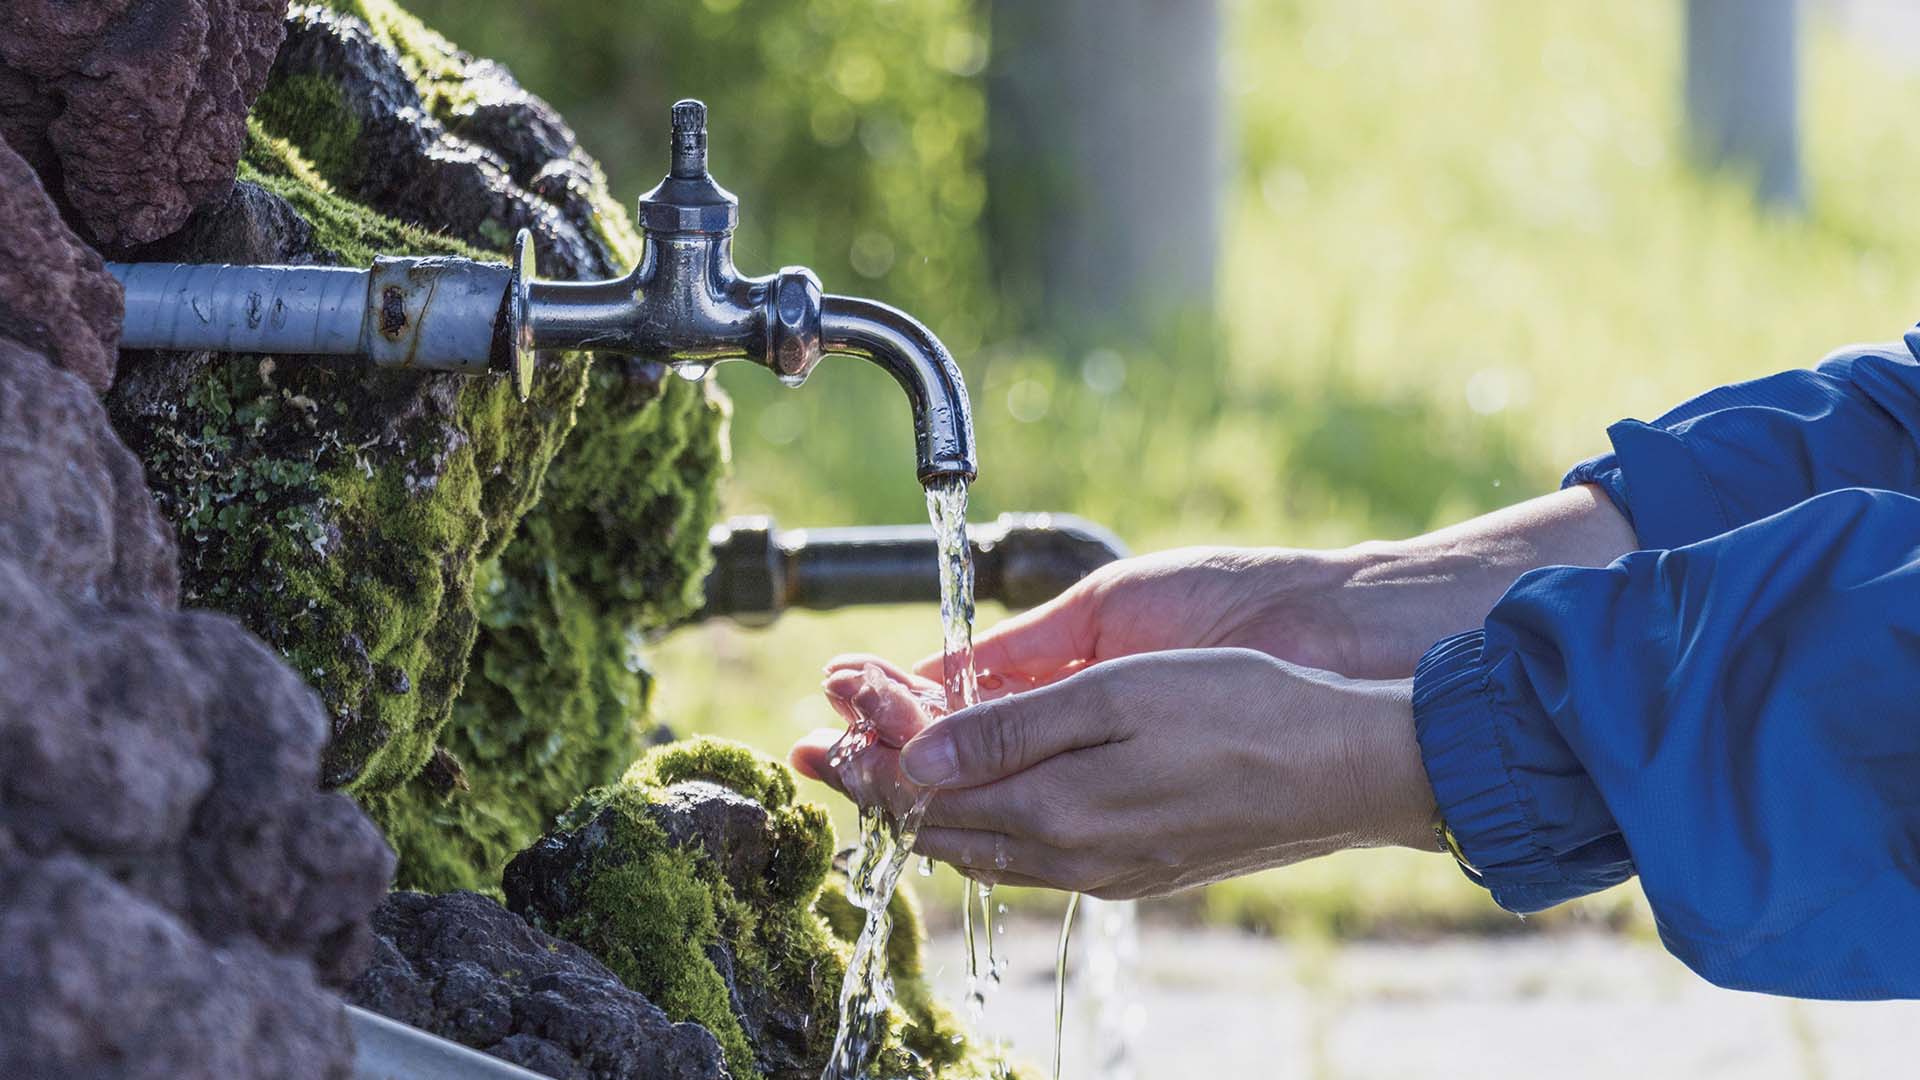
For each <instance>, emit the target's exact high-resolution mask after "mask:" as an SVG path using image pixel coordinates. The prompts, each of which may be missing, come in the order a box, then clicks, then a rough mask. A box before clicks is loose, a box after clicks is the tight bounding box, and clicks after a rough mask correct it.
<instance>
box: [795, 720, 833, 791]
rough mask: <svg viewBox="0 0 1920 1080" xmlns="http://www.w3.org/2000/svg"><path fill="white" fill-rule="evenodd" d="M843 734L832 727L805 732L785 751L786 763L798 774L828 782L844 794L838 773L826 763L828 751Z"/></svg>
mask: <svg viewBox="0 0 1920 1080" xmlns="http://www.w3.org/2000/svg"><path fill="white" fill-rule="evenodd" d="M843 734H845V733H844V732H840V731H835V730H833V729H832V728H817V729H815V730H813V731H809V732H807V733H806V734H805V735H802V736H801V737H800V738H799V740H798V741H796V742H795V743H794V744H793V748H792V749H791V750H788V751H787V764H789V765H792V766H793V767H794V770H795V771H797V772H798V773H799V774H800V775H802V776H805V777H808V778H810V779H813V780H818V781H820V782H822V783H824V784H828V785H830V786H832V787H833V788H835V789H837V790H839V791H840V792H841V793H842V794H845V793H846V791H845V788H843V787H841V784H840V776H839V774H838V773H836V772H834V770H833V766H831V765H829V764H827V754H828V752H829V751H830V750H832V749H833V744H834V743H835V742H838V741H839V739H840V736H841V735H843Z"/></svg>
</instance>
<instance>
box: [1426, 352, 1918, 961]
mask: <svg viewBox="0 0 1920 1080" xmlns="http://www.w3.org/2000/svg"><path fill="white" fill-rule="evenodd" d="M1916 357H1920V329H1916V330H1915V331H1911V332H1909V333H1908V334H1907V336H1906V339H1905V341H1904V343H1894V344H1893V345H1890V346H1861V347H1856V348H1852V349H1847V350H1842V351H1841V352H1838V353H1835V354H1834V355H1832V356H1831V357H1829V358H1828V359H1827V360H1825V361H1824V362H1822V363H1821V364H1820V366H1819V367H1818V368H1817V369H1815V370H1812V371H1792V372H1787V373H1785V374H1781V375H1775V376H1772V377H1771V378H1766V379H1760V380H1758V381H1755V382H1749V383H1742V384H1739V385H1735V386H1727V387H1722V388H1720V389H1718V390H1714V391H1711V392H1710V393H1707V394H1704V395H1702V396H1701V397H1699V398H1696V399H1694V400H1693V401H1690V402H1688V403H1686V404H1685V405H1682V406H1680V407H1679V408H1677V409H1675V410H1674V411H1672V412H1671V413H1668V414H1667V415H1666V416H1664V417H1661V418H1660V419H1659V420H1658V421H1657V422H1655V423H1653V424H1642V423H1637V422H1634V421H1624V422H1622V423H1619V424H1616V425H1614V426H1613V427H1612V428H1610V429H1609V430H1608V435H1609V437H1610V438H1611V440H1612V443H1613V448H1614V449H1613V452H1612V453H1610V454H1606V455H1604V456H1602V457H1599V458H1595V459H1594V460H1592V461H1589V462H1586V463H1584V464H1582V465H1580V466H1579V467H1577V468H1575V469H1574V470H1573V472H1572V473H1570V474H1569V475H1568V477H1567V482H1568V483H1594V484H1598V485H1600V486H1601V487H1602V488H1604V489H1605V490H1606V492H1607V493H1608V495H1609V496H1611V497H1612V499H1613V501H1614V503H1615V505H1617V506H1618V507H1619V508H1620V510H1621V511H1622V512H1623V513H1625V514H1626V515H1627V516H1628V517H1629V518H1630V519H1631V521H1632V522H1633V527H1634V529H1635V531H1636V532H1637V533H1638V535H1639V538H1640V542H1641V544H1642V545H1643V546H1644V547H1645V548H1647V549H1648V550H1643V551H1637V552H1634V553H1632V554H1630V555H1627V556H1625V557H1623V558H1621V559H1619V560H1617V561H1615V562H1614V563H1613V565H1611V566H1608V567H1606V568H1604V569H1575V568H1569V567H1554V568H1548V569H1543V570H1536V571H1534V572H1533V573H1530V574H1527V575H1526V576H1524V577H1522V578H1521V579H1520V580H1519V581H1518V582H1516V583H1515V584H1514V586H1513V588H1512V589H1511V590H1510V591H1509V592H1508V593H1507V594H1506V596H1505V597H1503V598H1502V599H1501V601H1500V603H1499V605H1498V606H1496V607H1495V608H1494V610H1493V611H1492V613H1491V614H1489V615H1488V617H1487V620H1486V625H1485V626H1484V627H1483V628H1482V629H1479V630H1474V631H1471V632H1469V633H1464V634H1460V635H1457V636H1455V637H1451V638H1448V639H1446V640H1444V641H1441V642H1440V643H1439V644H1437V645H1435V646H1434V647H1433V649H1432V650H1430V651H1429V652H1428V653H1427V655H1426V657H1425V658H1424V659H1423V660H1422V661H1421V663H1420V667H1419V670H1418V672H1417V673H1416V674H1415V676H1414V717H1415V723H1416V726H1417V728H1418V731H1419V737H1420V745H1421V750H1422V753H1423V754H1424V756H1425V759H1426V765H1427V772H1428V776H1429V778H1430V779H1431V780H1432V781H1433V788H1434V794H1435V796H1436V797H1437V799H1438V801H1439V806H1440V812H1441V815H1442V817H1443V818H1444V819H1445V820H1446V822H1447V824H1448V826H1449V827H1450V828H1451V829H1452V831H1453V833H1454V836H1455V838H1456V839H1457V840H1458V842H1459V844H1460V846H1461V849H1462V851H1463V853H1464V855H1465V856H1466V861H1467V862H1469V863H1470V864H1472V866H1473V867H1474V868H1475V869H1476V870H1477V871H1478V874H1477V875H1476V876H1475V880H1477V881H1479V882H1481V883H1482V884H1484V885H1485V886H1486V887H1487V888H1488V889H1489V890H1491V892H1492V894H1493V897H1494V899H1495V900H1496V901H1498V902H1499V903H1500V904H1501V905H1502V906H1503V907H1506V908H1508V909H1509V910H1512V911H1516V912H1529V911H1536V910H1539V909H1541V908H1544V907H1548V906H1551V905H1553V904H1557V903H1560V902H1561V901H1564V900H1567V899H1570V898H1572V897H1575V896H1580V895H1582V894H1585V893H1589V892H1593V891H1595V890H1598V889H1602V888H1605V887H1607V886H1609V885H1613V884H1616V883H1618V882H1621V881H1624V880H1625V879H1627V878H1628V877H1631V876H1633V875H1635V874H1638V875H1639V877H1640V882H1641V887H1642V888H1643V889H1644V890H1645V892H1646V895H1647V899H1648V901H1649V902H1650V903H1651V905H1652V908H1653V913H1654V916H1655V918H1656V919H1657V921H1658V924H1659V930H1660V936H1661V939H1662V940H1663V941H1664V942H1665V943H1666V945H1667V948H1668V949H1670V950H1671V951H1672V952H1673V953H1674V955H1676V956H1678V957H1679V958H1680V959H1681V960H1682V961H1684V962H1685V963H1686V964H1687V965H1688V966H1690V967H1692V968H1693V969H1694V970H1695V971H1697V972H1699V973H1700V974H1701V975H1703V976H1705V977H1706V978H1708V979H1710V980H1712V981H1713V982H1715V983H1718V984H1720V985H1722V986H1728V987H1735V988H1739V989H1746V990H1761V991H1767V992H1770V993H1777V994H1794V995H1799V996H1805V997H1823V998H1886V997H1908V998H1911V997H1920V362H1916Z"/></svg>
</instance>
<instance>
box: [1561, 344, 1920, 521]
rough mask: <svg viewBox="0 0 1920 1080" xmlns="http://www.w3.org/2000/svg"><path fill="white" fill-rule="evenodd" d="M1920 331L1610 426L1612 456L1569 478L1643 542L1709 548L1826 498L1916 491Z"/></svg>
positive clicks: (1919, 480)
mask: <svg viewBox="0 0 1920 1080" xmlns="http://www.w3.org/2000/svg"><path fill="white" fill-rule="evenodd" d="M1917 356H1920V329H1916V330H1912V331H1908V333H1907V335H1906V337H1905V338H1904V339H1903V340H1901V341H1896V342H1891V343H1888V344H1885V345H1855V346H1850V347H1848V348H1845V349H1841V350H1839V351H1837V352H1835V353H1833V354H1832V355H1830V356H1828V357H1827V358H1826V359H1825V360H1823V361H1821V362H1820V365H1819V366H1818V367H1817V368H1815V369H1814V370H1811V371H1805V370H1802V371H1788V372H1784V373H1782V374H1779V375H1772V376H1769V377H1767V378H1764V379H1757V380H1755V381H1753V382H1745V383H1736V384H1734V385H1732V386H1723V387H1720V388H1718V389H1716V390H1710V391H1708V392H1707V393H1705V394H1702V395H1700V396H1699V397H1697V398H1694V399H1693V400H1692V401H1689V402H1687V403H1685V404H1683V405H1681V406H1680V407H1678V408H1676V409H1674V410H1673V411H1672V412H1669V413H1667V414H1666V415H1665V416H1662V417H1661V418H1660V419H1658V420H1656V421H1654V422H1653V423H1651V424H1643V423H1640V422H1639V421H1637V420H1622V421H1621V422H1620V423H1617V424H1615V425H1613V426H1612V427H1610V428H1608V429H1607V436H1608V438H1609V439H1610V440H1611V441H1612V443H1613V451H1612V452H1611V453H1608V454H1603V455H1601V456H1600V457H1597V458H1594V459H1592V460H1590V461H1586V462H1582V463H1581V464H1580V465H1578V466H1576V467H1575V468H1574V470H1573V471H1572V472H1570V473H1568V474H1567V478H1566V482H1567V483H1569V484H1575V483H1593V484H1598V485H1600V487H1601V488H1603V489H1605V491H1606V492H1607V494H1608V495H1609V496H1610V497H1611V498H1612V499H1613V502H1614V505H1615V506H1617V507H1619V509H1620V512H1621V513H1623V514H1625V515H1626V516H1627V518H1628V519H1629V520H1630V521H1632V522H1633V527H1634V531H1635V532H1636V533H1637V534H1638V535H1639V537H1640V546H1642V547H1647V548H1661V549H1665V548H1675V547H1679V546H1681V545H1683V544H1691V543H1693V542H1695V541H1697V540H1704V539H1706V538H1707V537H1709V536H1715V535H1718V534H1720V533H1723V532H1725V531H1727V530H1728V529H1731V528H1734V527H1736V526H1740V525H1745V524H1748V523H1750V522H1754V521H1758V520H1760V519H1761V518H1763V517H1766V516H1767V515H1769V514H1773V513H1778V512H1779V511H1781V510H1785V509H1786V508H1787V507H1789V506H1792V505H1794V504H1795V503H1798V502H1800V501H1801V500H1803V499H1808V498H1811V497H1813V496H1815V495H1818V494H1820V493H1822V492H1827V491H1837V490H1839V489H1841V488H1847V487H1862V488H1878V489H1882V490H1886V491H1897V492H1905V493H1907V494H1920V362H1916V359H1915V358H1916V357H1917Z"/></svg>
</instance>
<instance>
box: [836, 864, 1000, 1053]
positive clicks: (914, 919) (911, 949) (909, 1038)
mask: <svg viewBox="0 0 1920 1080" xmlns="http://www.w3.org/2000/svg"><path fill="white" fill-rule="evenodd" d="M813 906H814V910H815V911H816V912H818V913H819V914H820V915H821V917H822V918H824V919H825V920H826V922H827V926H828V927H829V928H831V930H832V931H833V934H834V936H835V937H837V938H839V939H840V940H841V941H843V942H847V943H848V944H851V943H852V942H853V941H854V940H855V939H857V938H858V937H859V936H860V928H861V925H862V924H863V923H864V922H865V921H866V914H867V913H866V912H864V911H862V910H861V909H860V908H858V907H855V906H854V903H853V901H852V900H851V899H849V898H848V897H847V891H846V877H845V875H843V874H835V875H834V877H833V881H832V883H831V885H830V886H829V887H828V888H827V889H825V890H823V891H822V892H821V893H820V895H819V898H818V899H817V900H815V901H814V905H813ZM887 914H888V915H890V916H892V918H893V933H892V934H891V935H890V936H889V937H888V938H887V972H888V974H889V975H891V976H892V978H893V991H894V998H893V1003H894V1007H895V1008H896V1009H898V1010H899V1011H900V1012H902V1013H903V1014H904V1015H905V1022H904V1023H903V1024H901V1025H899V1032H900V1042H901V1045H903V1046H904V1047H905V1048H906V1049H907V1050H910V1051H912V1052H913V1053H914V1054H915V1055H917V1056H918V1057H919V1058H920V1059H921V1060H923V1061H925V1062H927V1063H928V1064H930V1065H932V1066H933V1067H934V1068H935V1070H936V1071H937V1072H939V1074H940V1075H942V1076H968V1075H974V1074H975V1073H976V1072H977V1073H978V1074H979V1075H983V1076H984V1075H987V1070H986V1068H985V1066H984V1064H983V1061H982V1059H981V1058H980V1056H979V1055H977V1054H975V1053H974V1052H973V1051H972V1050H971V1049H970V1047H969V1044H968V1042H967V1040H966V1039H965V1038H964V1035H965V1029H964V1028H962V1027H961V1026H960V1021H959V1019H958V1018H957V1017H955V1016H954V1015H953V1012H952V1010H950V1009H948V1008H947V1007H946V1006H945V1005H942V1004H940V1002H938V1001H936V1000H935V999H934V996H933V988H932V986H931V985H929V984H928V982H927V976H926V970H925V968H924V967H923V963H922V959H921V951H922V950H923V949H924V947H925V946H926V931H925V929H924V923H923V922H922V921H921V918H920V905H919V904H917V903H915V902H914V899H913V894H912V892H911V891H910V890H908V889H906V888H902V889H900V890H899V891H898V892H896V893H894V894H893V900H892V902H891V903H889V904H888V905H887Z"/></svg>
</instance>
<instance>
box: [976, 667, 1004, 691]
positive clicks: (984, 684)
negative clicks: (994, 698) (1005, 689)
mask: <svg viewBox="0 0 1920 1080" xmlns="http://www.w3.org/2000/svg"><path fill="white" fill-rule="evenodd" d="M1005 682H1006V680H1004V679H1002V678H1001V677H1000V676H998V675H995V674H994V673H993V672H991V671H985V672H981V673H980V689H982V690H998V689H1000V687H1001V686H1002V685H1004V684H1005Z"/></svg>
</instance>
